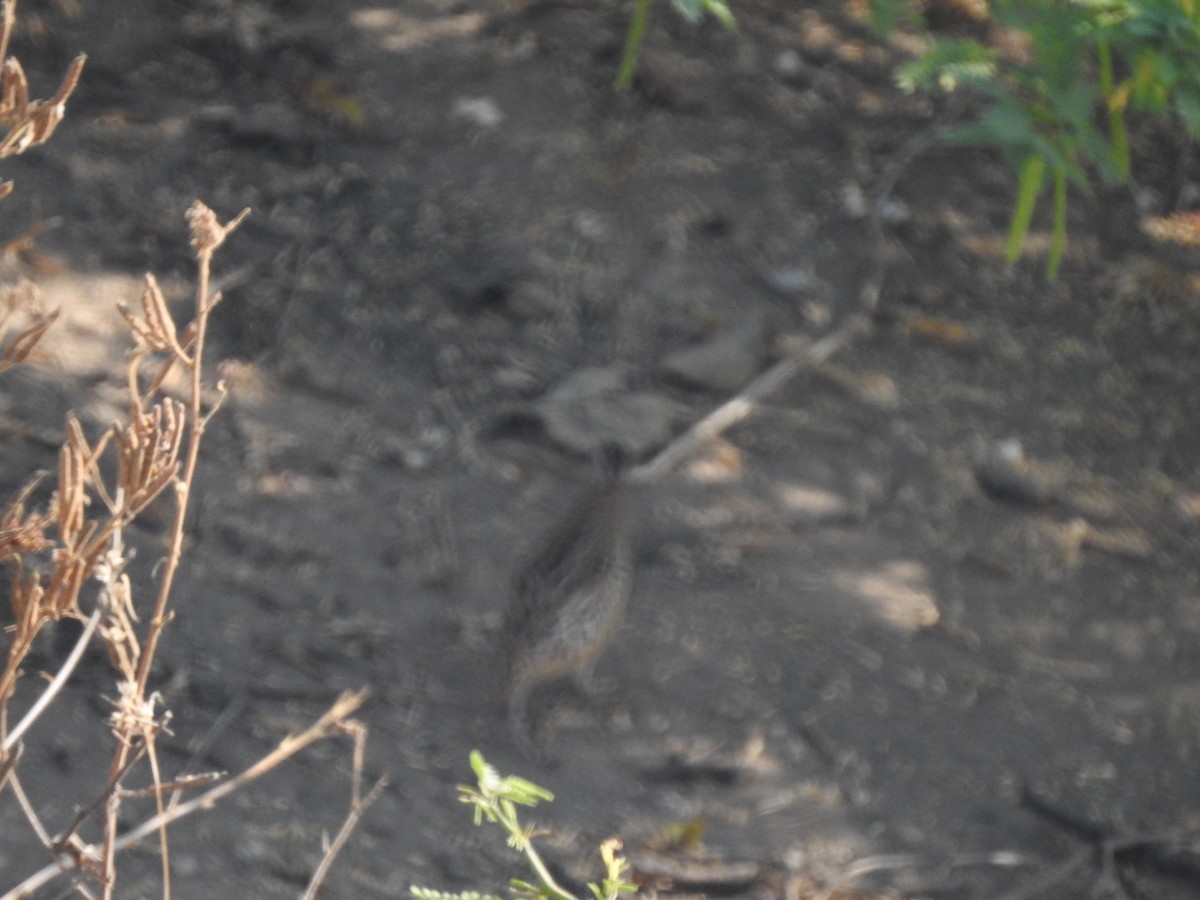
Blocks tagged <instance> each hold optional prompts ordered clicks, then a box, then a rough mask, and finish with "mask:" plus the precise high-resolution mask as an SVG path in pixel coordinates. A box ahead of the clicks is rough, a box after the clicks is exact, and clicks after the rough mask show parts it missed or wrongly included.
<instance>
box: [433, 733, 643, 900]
mask: <svg viewBox="0 0 1200 900" xmlns="http://www.w3.org/2000/svg"><path fill="white" fill-rule="evenodd" d="M470 760H471V769H472V770H473V771H474V772H475V779H476V786H474V787H471V786H468V785H460V786H459V788H458V793H459V799H460V800H461V801H462V802H463V803H466V804H469V805H470V806H471V807H472V808H473V810H474V815H475V824H476V825H477V826H478V825H482V824H483V823H484V821H487V822H491V823H494V824H496V825H499V826H500V827H501V828H503V829H504V831H505V832H507V834H508V845H509V846H510V847H512V848H513V849H514V850H516V851H517V852H518V853H521V854H522V855H523V856H524V857H525V859H526V861H527V862H528V863H529V867H530V868H531V869H532V870H533V873H534V875H535V876H536V879H537V880H536V881H535V882H529V881H523V880H521V879H519V878H514V879H513V880H512V882H511V886H512V888H513V891H514V892H515V893H516V895H517V896H518V897H526V898H535V897H544V898H553V900H579V898H577V897H576V896H575V895H574V894H572V893H571V892H570V891H568V890H567V889H566V888H564V887H562V886H561V885H559V884H558V882H556V881H555V880H554V876H552V875H551V874H550V870H549V869H548V868H546V864H545V862H544V861H543V860H542V857H541V856H540V854H538V852H537V849H536V848H535V847H534V846H533V838H534V837H535V836H536V834H537V832H536V830H535V829H534V828H533V827H532V826H526V825H522V824H521V821H520V818H519V816H518V814H517V807H518V806H529V807H533V806H537V805H538V803H540V802H542V801H543V800H545V801H551V800H553V799H554V795H553V794H552V793H550V791H548V790H546V789H545V788H544V787H539V786H538V785H536V784H534V783H533V782H531V781H527V780H525V779H524V778H520V777H518V776H516V775H501V774H500V773H499V772H497V771H496V769H495V768H493V767H492V766H491V765H490V764H489V763H488V762H487V761H486V760H485V759H484V758H483V754H482V753H480V752H479V751H478V750H472V751H471V757H470ZM620 850H621V842H620V841H619V840H618V839H617V838H609V839H608V840H606V841H604V843H602V844H601V845H600V857H601V859H602V860H603V862H604V878H603V879H601V880H600V881H599V882H592V883H589V884H588V889H589V890H591V892H592V895H593V897H594V898H595V900H617V898H618V897H619V896H620V895H621V894H627V893H631V892H634V891H636V890H637V886H636V885H634V884H630V883H629V882H628V881H627V880H626V878H627V873H628V871H629V864H628V863H627V862H626V861H625V860H624V858H623V857H622V856H621V854H620ZM412 894H413V896H414V897H417V898H419V900H493V898H492V897H491V895H480V894H477V893H474V892H466V893H461V894H444V893H441V892H439V891H433V890H430V889H429V888H421V887H413V888H412Z"/></svg>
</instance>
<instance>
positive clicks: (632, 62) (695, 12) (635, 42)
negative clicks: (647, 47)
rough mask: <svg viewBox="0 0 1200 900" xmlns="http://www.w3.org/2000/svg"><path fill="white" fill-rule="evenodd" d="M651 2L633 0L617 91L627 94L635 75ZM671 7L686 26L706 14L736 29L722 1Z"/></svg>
mask: <svg viewBox="0 0 1200 900" xmlns="http://www.w3.org/2000/svg"><path fill="white" fill-rule="evenodd" d="M651 2H652V0H637V6H635V7H634V9H633V18H632V19H631V20H630V22H629V30H628V31H627V32H626V33H625V52H624V54H623V55H622V57H621V68H620V70H619V71H618V72H617V81H616V88H617V90H618V91H625V90H628V89H629V87H630V85H632V84H633V76H634V73H636V72H637V66H638V59H639V57H640V56H641V52H642V41H643V40H645V37H646V25H647V24H648V23H649V21H650V3H651ZM671 5H672V6H674V7H675V11H676V12H677V13H679V15H681V16H683V17H684V18H685V19H687V20H688V21H689V22H692V23H696V22H699V21H700V19H702V18H703V17H704V15H705V13H707V14H708V15H710V16H712V17H713V18H714V19H716V20H717V21H718V22H720V23H721V24H722V25H724V26H725V27H726V28H736V27H737V23H736V22H735V21H734V18H733V13H731V12H730V11H729V6H728V5H727V4H726V3H725V0H671Z"/></svg>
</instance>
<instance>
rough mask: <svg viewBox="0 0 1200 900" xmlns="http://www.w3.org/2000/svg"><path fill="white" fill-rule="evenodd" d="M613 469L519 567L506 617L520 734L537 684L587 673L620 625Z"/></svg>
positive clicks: (622, 554)
mask: <svg viewBox="0 0 1200 900" xmlns="http://www.w3.org/2000/svg"><path fill="white" fill-rule="evenodd" d="M622 493H623V492H622V482H621V477H620V472H619V470H618V467H617V466H616V465H609V466H608V467H607V470H606V471H605V473H604V476H603V478H602V479H601V480H600V481H599V482H598V483H597V484H596V485H594V486H593V487H592V488H591V489H590V490H588V491H587V492H586V493H585V494H584V495H583V496H582V497H581V498H580V499H579V500H578V502H577V503H576V504H575V506H574V507H572V509H571V511H570V512H569V514H568V515H567V516H565V517H564V518H563V520H562V521H561V522H559V523H558V525H557V526H556V527H555V528H554V529H553V530H552V531H550V532H549V534H548V535H547V536H546V538H545V540H544V541H543V542H542V543H541V545H540V546H539V547H538V548H537V549H536V550H535V552H534V553H533V554H532V555H531V556H530V557H529V558H528V559H527V561H526V562H525V563H524V564H523V565H522V566H521V568H520V569H519V570H518V572H517V575H516V579H515V583H514V585H513V588H514V590H513V597H512V602H511V605H510V606H509V609H508V613H507V615H506V617H505V620H504V634H503V646H504V647H505V649H506V650H507V653H508V659H507V678H506V681H505V690H506V693H507V695H508V700H509V720H510V723H511V724H512V726H513V727H514V729H516V730H517V732H518V734H520V735H522V736H523V735H524V734H525V732H526V730H527V727H528V723H527V720H526V704H527V701H528V699H529V694H530V692H531V691H532V690H533V689H534V688H535V687H536V686H537V685H539V684H541V683H543V682H546V681H549V680H551V679H554V678H559V677H563V676H569V675H570V676H580V675H584V674H586V673H587V672H588V671H589V670H590V667H591V666H592V665H593V664H594V663H595V661H596V660H597V659H598V658H599V656H600V654H601V653H602V652H603V651H604V649H605V647H606V646H607V645H608V643H609V642H610V641H611V640H612V638H613V636H614V635H615V634H616V632H617V630H618V629H619V628H620V625H621V620H622V618H623V617H624V613H625V606H626V604H627V602H628V599H629V594H630V591H631V588H632V583H633V561H632V558H631V556H632V554H631V550H630V545H629V539H628V534H627V533H626V529H625V527H624V524H623V522H622V506H623V503H622V500H623V497H622Z"/></svg>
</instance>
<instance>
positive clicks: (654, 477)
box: [629, 316, 869, 482]
mask: <svg viewBox="0 0 1200 900" xmlns="http://www.w3.org/2000/svg"><path fill="white" fill-rule="evenodd" d="M868 328H869V324H868V322H867V320H866V318H864V317H862V316H852V317H851V318H849V319H848V320H846V321H845V322H844V323H843V324H842V325H840V326H839V327H838V328H835V329H834V330H833V331H831V332H830V333H829V334H827V335H825V337H823V338H821V339H820V340H819V341H817V342H816V343H814V344H809V345H808V346H806V347H803V348H802V349H800V350H797V351H795V352H793V353H790V354H788V355H787V356H785V357H784V358H783V359H781V360H780V361H779V362H777V363H775V365H773V366H772V367H771V368H769V369H767V371H765V372H763V373H762V374H761V375H759V376H758V378H756V379H754V381H752V382H750V384H748V385H747V386H746V388H745V389H744V390H743V391H741V393H739V394H737V396H735V397H732V398H730V399H729V400H727V401H725V402H724V403H723V404H721V405H720V406H718V407H717V408H716V409H714V410H713V411H712V412H711V413H709V414H708V415H707V416H705V417H704V418H703V419H701V420H700V421H699V422H697V423H696V424H695V425H693V426H692V427H691V428H689V429H688V430H687V431H685V432H684V433H683V434H682V435H680V436H679V437H678V438H676V439H675V440H674V441H672V442H671V443H670V444H668V445H667V446H666V447H665V448H663V450H662V451H661V452H660V453H659V454H658V455H657V456H656V457H654V459H652V460H650V461H649V462H648V463H646V464H644V465H641V466H638V467H637V468H635V469H634V470H633V471H632V472H630V473H629V480H630V481H635V482H639V481H640V482H654V481H660V480H662V479H663V478H665V477H666V476H668V475H670V474H671V472H673V471H674V470H675V469H676V468H677V467H678V466H680V465H681V464H682V463H683V461H684V460H686V459H687V458H688V457H690V456H691V455H692V454H694V453H695V452H696V451H697V450H699V449H700V448H701V447H702V446H704V444H706V443H708V442H709V441H711V440H713V439H714V438H716V437H719V436H720V435H721V434H722V433H724V432H725V431H726V430H728V429H729V428H732V427H733V426H734V425H736V424H737V423H738V422H740V421H741V420H742V419H744V418H746V416H748V415H750V413H752V412H753V411H754V410H755V409H756V408H757V407H758V406H759V404H761V403H762V402H763V400H765V399H766V398H767V397H769V396H770V395H771V394H773V393H775V391H777V390H779V389H780V388H781V387H783V385H785V384H787V382H788V381H790V380H791V379H792V378H794V377H795V375H796V374H797V373H798V372H799V371H800V370H801V369H802V368H804V367H805V366H811V365H814V364H816V363H820V362H824V361H825V360H827V359H829V357H831V356H833V354H834V353H836V352H837V351H838V350H840V349H841V348H842V347H844V346H845V345H846V344H848V343H850V341H851V340H853V339H854V338H855V337H857V336H858V335H859V334H862V333H864V332H865V331H867V330H868Z"/></svg>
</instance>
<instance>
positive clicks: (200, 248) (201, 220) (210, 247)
mask: <svg viewBox="0 0 1200 900" xmlns="http://www.w3.org/2000/svg"><path fill="white" fill-rule="evenodd" d="M248 215H250V210H249V209H248V208H247V209H243V210H242V211H241V212H240V213H238V215H237V217H236V218H234V219H233V220H231V221H230V222H228V223H226V224H225V225H222V224H221V223H220V222H219V221H218V220H217V214H216V213H215V212H213V211H212V210H211V209H209V208H208V207H207V206H205V205H204V204H203V203H201V202H200V201H199V200H197V201H196V202H195V203H193V204H192V208H191V209H189V210H188V213H187V220H188V225H189V226H190V227H191V229H192V247H193V248H194V249H195V251H196V253H197V254H198V255H201V256H203V255H207V254H210V253H212V252H213V251H214V250H216V249H217V248H218V247H220V246H221V244H223V243H225V238H227V237H229V235H230V234H231V233H232V232H233V230H234V229H235V228H237V227H238V226H239V225H241V224H242V220H243V219H245V218H246V216H248Z"/></svg>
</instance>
